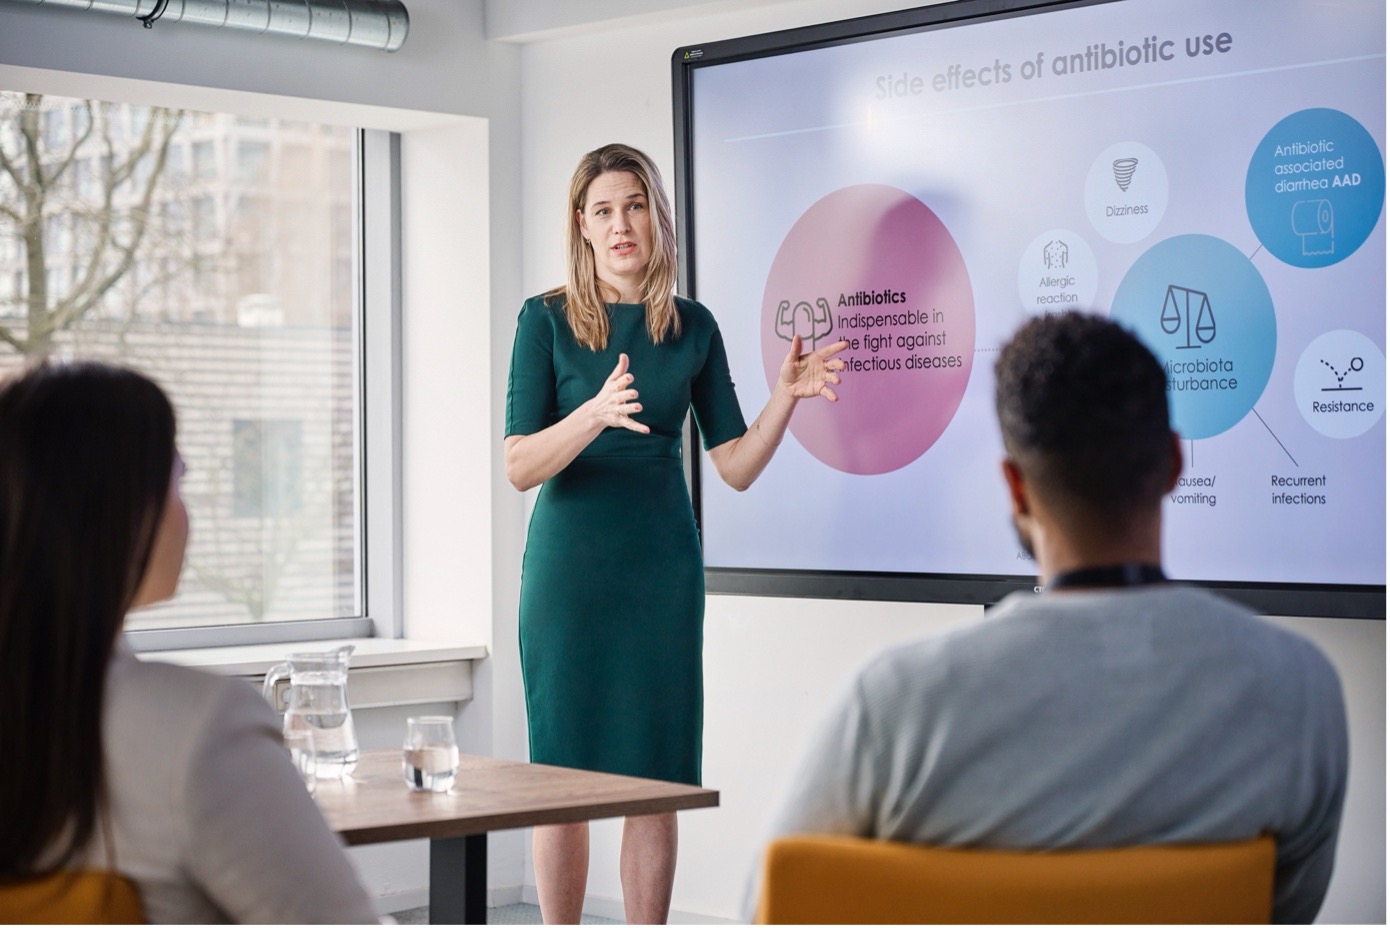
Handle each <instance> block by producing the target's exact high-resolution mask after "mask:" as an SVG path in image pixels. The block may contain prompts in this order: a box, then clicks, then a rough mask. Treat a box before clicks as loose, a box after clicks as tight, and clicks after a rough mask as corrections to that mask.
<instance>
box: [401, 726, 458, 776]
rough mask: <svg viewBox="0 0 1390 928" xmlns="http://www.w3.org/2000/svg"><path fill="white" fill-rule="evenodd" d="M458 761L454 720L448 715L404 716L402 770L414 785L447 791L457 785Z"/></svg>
mask: <svg viewBox="0 0 1390 928" xmlns="http://www.w3.org/2000/svg"><path fill="white" fill-rule="evenodd" d="M458 765H459V749H458V743H457V742H456V741H455V740H454V720H453V719H452V718H450V717H449V716H447V715H420V716H412V717H410V718H408V719H406V720H405V751H404V754H403V756H402V758H401V772H402V773H403V774H404V776H405V782H406V783H407V784H409V786H410V788H411V789H414V790H421V791H423V792H430V793H445V792H448V791H449V789H450V787H452V786H453V785H454V771H455V770H456V769H457V768H458Z"/></svg>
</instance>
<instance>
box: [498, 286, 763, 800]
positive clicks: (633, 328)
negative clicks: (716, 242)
mask: <svg viewBox="0 0 1390 928" xmlns="http://www.w3.org/2000/svg"><path fill="white" fill-rule="evenodd" d="M676 306H677V310H678V312H679V313H680V320H681V334H680V335H679V336H678V337H675V338H672V337H670V336H668V337H667V339H666V340H665V341H664V342H662V343H661V344H659V345H654V344H652V342H651V338H650V336H649V335H648V334H647V322H646V310H645V307H643V306H641V305H637V304H630V303H613V304H609V306H608V313H609V319H610V321H611V330H610V331H611V335H610V338H609V341H608V347H607V348H606V349H605V350H603V351H597V352H596V351H592V350H590V349H588V348H585V347H583V346H581V345H580V344H579V343H578V342H576V341H575V339H574V336H573V334H572V333H571V331H570V328H569V324H568V323H567V322H566V320H565V314H564V304H563V300H562V299H559V298H557V299H555V300H554V301H553V302H552V303H551V304H550V305H547V304H546V303H545V301H544V300H543V299H542V298H540V297H533V298H531V299H529V300H527V301H526V304H525V305H524V306H523V307H522V310H521V316H520V318H519V319H518V321H517V332H516V343H515V345H514V347H513V349H512V366H511V374H510V377H509V379H508V386H507V434H508V435H529V434H532V433H534V432H539V431H540V430H541V429H544V428H546V427H547V426H550V425H553V424H554V423H556V422H558V421H559V420H561V419H563V418H564V417H565V416H567V415H569V414H570V413H571V412H573V411H574V410H575V409H576V408H577V407H579V406H580V405H581V404H583V403H585V402H587V401H588V400H590V399H591V398H593V396H594V395H595V394H597V393H598V391H599V389H600V388H601V387H602V386H603V382H604V381H605V380H606V379H607V378H608V376H609V375H610V374H611V373H612V372H613V368H614V367H615V366H616V365H617V363H618V355H619V353H621V352H626V353H627V355H628V359H629V366H628V371H629V373H631V374H632V375H633V377H634V382H633V384H632V386H633V389H635V390H637V391H638V394H639V395H638V400H637V401H638V402H640V403H641V404H642V411H641V412H640V413H637V414H636V415H634V416H633V418H634V419H635V420H637V421H638V422H641V423H643V424H645V425H647V426H649V427H650V428H651V432H650V434H646V435H643V434H642V433H640V432H634V431H631V430H629V429H622V428H607V429H605V430H604V431H603V432H602V433H601V434H600V435H599V436H598V437H597V438H595V439H594V440H593V441H592V442H591V443H590V444H589V446H588V447H587V448H585V449H584V450H583V451H582V452H580V454H579V456H578V457H577V458H575V460H574V461H572V462H571V463H570V464H569V466H568V467H566V468H565V469H564V470H562V471H561V472H560V473H558V474H556V475H555V476H554V477H551V478H550V479H549V480H547V481H546V482H545V483H544V484H543V485H542V487H541V490H540V493H539V494H538V495H537V497H536V503H535V508H534V510H533V511H532V514H531V525H530V529H529V530H528V534H527V539H526V555H525V558H524V560H523V562H522V575H521V622H520V626H521V670H522V677H523V679H524V681H525V688H526V711H527V716H528V719H529V725H530V741H531V760H532V761H533V762H535V763H543V764H557V765H559V766H564V767H579V768H583V769H585V770H599V771H604V772H607V773H621V774H628V775H631V776H641V777H650V778H652V779H659V780H671V781H676V782H681V783H691V784H696V785H698V784H699V783H700V734H701V725H702V723H703V717H704V692H703V676H702V670H701V667H702V664H701V649H702V646H703V641H704V632H703V623H704V612H705V580H704V564H703V559H702V556H701V553H700V540H699V536H698V534H697V532H696V529H695V518H694V512H693V510H692V508H691V504H690V494H689V491H688V490H687V488H686V481H685V472H684V468H683V467H682V463H681V430H682V427H683V425H684V422H685V419H686V416H687V413H688V412H689V410H691V409H694V411H695V420H696V424H697V425H698V427H699V430H700V434H701V437H702V439H703V441H704V446H705V448H706V449H709V448H712V447H714V446H716V445H719V444H723V443H724V442H726V441H729V440H731V439H734V438H738V437H739V436H741V435H742V434H743V433H744V432H745V431H746V430H747V426H746V424H745V422H744V419H743V413H742V412H741V411H740V409H739V405H738V398H737V397H736V396H735V394H734V387H733V381H732V380H731V378H730V376H729V365H728V360H727V359H726V357H725V354H724V343H723V341H722V340H721V339H720V336H719V329H718V327H717V326H716V325H715V322H714V317H713V316H711V315H710V313H709V310H707V309H705V307H703V306H701V305H700V304H699V303H696V302H693V301H690V300H684V299H680V298H677V300H676Z"/></svg>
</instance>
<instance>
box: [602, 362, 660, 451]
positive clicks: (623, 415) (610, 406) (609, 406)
mask: <svg viewBox="0 0 1390 928" xmlns="http://www.w3.org/2000/svg"><path fill="white" fill-rule="evenodd" d="M627 363H628V361H627V355H626V354H625V353H624V354H620V355H618V366H617V367H615V368H613V373H611V374H609V375H608V379H607V380H605V381H604V382H603V387H602V388H600V390H599V391H598V394H597V395H595V396H594V398H593V400H591V402H592V403H593V410H594V416H595V417H596V418H597V419H598V420H599V421H600V422H602V423H603V424H604V425H605V426H611V427H613V428H622V429H631V430H632V431H634V432H641V433H642V434H643V435H646V434H648V433H650V432H651V429H650V428H648V427H647V426H645V425H643V424H642V423H640V422H637V421H635V420H633V418H632V414H633V413H638V412H641V411H642V404H641V403H639V402H637V391H636V390H634V389H632V381H633V376H632V375H631V374H629V373H628V372H627Z"/></svg>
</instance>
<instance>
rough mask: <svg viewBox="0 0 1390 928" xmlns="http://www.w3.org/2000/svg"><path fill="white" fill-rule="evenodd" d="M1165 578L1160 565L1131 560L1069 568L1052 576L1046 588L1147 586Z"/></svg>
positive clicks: (1160, 581) (1161, 581)
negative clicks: (1120, 562) (1097, 565)
mask: <svg viewBox="0 0 1390 928" xmlns="http://www.w3.org/2000/svg"><path fill="white" fill-rule="evenodd" d="M1167 579H1168V577H1167V576H1166V575H1165V574H1164V573H1163V568H1161V567H1158V566H1156V565H1154V564H1140V563H1137V562H1131V563H1128V564H1111V565H1109V566H1106V567H1083V568H1082V569H1080V570H1069V571H1066V572H1065V573H1060V574H1058V575H1057V576H1055V577H1053V578H1052V582H1051V583H1049V584H1047V587H1046V589H1048V590H1049V591H1051V590H1064V589H1075V588H1077V587H1115V586H1147V585H1148V584H1151V583H1163V582H1165V581H1167Z"/></svg>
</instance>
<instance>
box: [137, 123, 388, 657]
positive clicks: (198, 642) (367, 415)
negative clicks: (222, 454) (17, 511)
mask: <svg viewBox="0 0 1390 928" xmlns="http://www.w3.org/2000/svg"><path fill="white" fill-rule="evenodd" d="M358 146H359V151H358V166H359V167H358V176H357V184H358V192H359V200H358V203H359V206H358V217H357V219H358V222H357V228H358V235H357V247H358V248H359V249H360V254H361V273H360V275H359V279H358V281H357V287H358V294H359V297H360V299H359V301H358V302H359V306H358V311H359V312H360V313H361V319H360V323H359V331H360V333H361V337H360V341H359V345H358V362H359V373H360V376H361V378H362V384H361V396H362V403H361V406H360V408H359V409H358V428H359V435H360V436H361V453H360V455H359V466H358V472H357V474H356V480H355V483H356V488H357V493H358V511H359V513H360V514H361V530H360V532H359V533H358V544H359V545H360V555H361V556H360V557H359V558H358V563H359V565H360V569H361V572H362V576H361V582H362V583H363V587H364V589H363V597H362V604H363V615H361V616H357V617H348V618H326V619H305V620H297V621H290V622H265V623H258V624H254V625H246V624H239V625H205V626H198V627H194V628H168V629H140V630H135V631H129V632H126V640H127V641H128V642H129V643H130V646H131V648H132V649H133V650H135V651H137V652H148V651H172V650H187V649H193V648H216V647H230V646H235V645H251V644H280V643H287V642H301V641H317V640H327V639H342V638H400V637H402V636H403V632H404V629H403V623H402V610H401V590H402V569H403V568H402V557H401V549H402V545H401V531H402V529H401V513H402V504H401V479H400V476H401V422H402V411H401V369H402V368H401V137H400V135H399V133H395V132H387V131H383V130H377V129H363V130H360V131H359V133H358Z"/></svg>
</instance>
